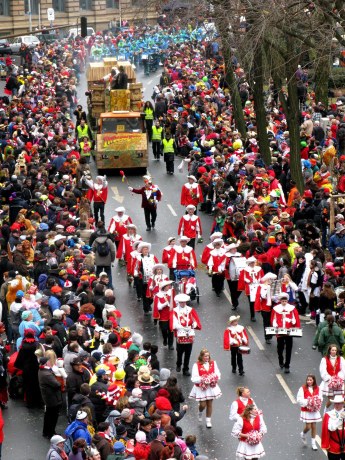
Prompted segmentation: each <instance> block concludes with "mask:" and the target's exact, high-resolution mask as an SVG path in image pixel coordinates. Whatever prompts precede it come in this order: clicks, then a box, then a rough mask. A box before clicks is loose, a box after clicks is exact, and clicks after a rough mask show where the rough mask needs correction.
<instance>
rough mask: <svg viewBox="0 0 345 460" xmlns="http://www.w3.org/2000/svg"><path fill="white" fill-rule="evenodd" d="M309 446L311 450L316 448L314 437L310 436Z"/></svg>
mask: <svg viewBox="0 0 345 460" xmlns="http://www.w3.org/2000/svg"><path fill="white" fill-rule="evenodd" d="M311 448H312V449H313V450H317V445H316V441H315V438H311Z"/></svg>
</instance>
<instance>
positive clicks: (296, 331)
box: [289, 327, 302, 337]
mask: <svg viewBox="0 0 345 460" xmlns="http://www.w3.org/2000/svg"><path fill="white" fill-rule="evenodd" d="M289 335H290V336H291V337H302V329H301V328H300V327H292V328H291V329H290V331H289Z"/></svg>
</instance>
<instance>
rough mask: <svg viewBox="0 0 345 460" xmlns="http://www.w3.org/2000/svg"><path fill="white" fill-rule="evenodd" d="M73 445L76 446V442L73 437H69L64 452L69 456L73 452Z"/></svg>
mask: <svg viewBox="0 0 345 460" xmlns="http://www.w3.org/2000/svg"><path fill="white" fill-rule="evenodd" d="M72 434H73V433H72ZM73 444H74V441H73V438H72V436H67V437H66V441H65V442H64V443H63V450H64V452H65V453H66V454H67V455H68V454H70V453H71V452H72V447H73Z"/></svg>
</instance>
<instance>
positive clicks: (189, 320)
mask: <svg viewBox="0 0 345 460" xmlns="http://www.w3.org/2000/svg"><path fill="white" fill-rule="evenodd" d="M170 329H171V330H172V331H174V334H175V337H177V340H178V341H179V338H181V337H182V338H183V337H185V336H186V334H185V333H187V335H188V336H189V337H188V338H189V339H190V340H189V342H187V341H185V342H186V343H193V342H194V337H195V333H194V330H195V329H197V330H201V323H200V319H199V316H198V314H197V312H196V311H195V310H194V308H192V307H188V306H185V307H183V308H181V307H180V306H179V305H178V306H177V307H176V308H174V309H173V310H172V311H171V312H170Z"/></svg>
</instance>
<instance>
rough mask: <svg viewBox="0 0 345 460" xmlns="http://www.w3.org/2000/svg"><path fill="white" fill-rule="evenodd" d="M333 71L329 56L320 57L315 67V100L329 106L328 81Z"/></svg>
mask: <svg viewBox="0 0 345 460" xmlns="http://www.w3.org/2000/svg"><path fill="white" fill-rule="evenodd" d="M330 73H331V65H330V60H329V56H327V55H324V56H322V57H320V58H318V62H317V65H316V68H315V102H316V103H318V102H322V103H323V105H324V106H325V107H328V81H329V76H330Z"/></svg>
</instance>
